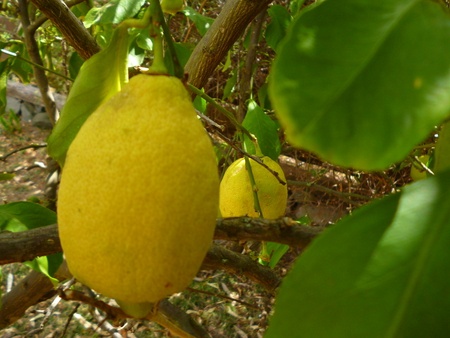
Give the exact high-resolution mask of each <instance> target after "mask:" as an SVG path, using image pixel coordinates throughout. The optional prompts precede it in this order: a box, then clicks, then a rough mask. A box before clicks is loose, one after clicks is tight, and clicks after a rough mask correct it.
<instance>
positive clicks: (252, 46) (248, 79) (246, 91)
mask: <svg viewBox="0 0 450 338" xmlns="http://www.w3.org/2000/svg"><path fill="white" fill-rule="evenodd" d="M265 18H266V10H265V9H264V10H263V11H262V12H261V13H259V14H258V16H257V17H256V19H255V21H254V23H253V28H252V34H251V36H250V43H249V45H248V51H247V57H246V59H245V63H244V67H243V68H242V70H241V73H242V76H241V81H240V84H239V95H240V100H239V108H238V116H237V119H238V121H239V122H240V123H242V121H243V120H244V118H245V112H246V111H247V105H246V102H247V100H248V99H249V98H250V96H251V91H252V78H253V65H254V63H255V57H256V51H257V46H258V42H259V37H260V35H261V28H262V25H263V23H264V19H265Z"/></svg>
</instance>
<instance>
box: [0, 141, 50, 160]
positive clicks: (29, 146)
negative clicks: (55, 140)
mask: <svg viewBox="0 0 450 338" xmlns="http://www.w3.org/2000/svg"><path fill="white" fill-rule="evenodd" d="M46 146H47V144H46V143H42V144H30V145H28V146H25V147H21V148H18V149H14V150H13V151H10V152H9V153H6V154H3V155H1V156H0V161H5V160H6V159H7V158H8V157H9V156H11V155H13V154H15V153H18V152H19V151H22V150H26V149H30V148H32V149H35V150H36V149H39V148H45V147H46Z"/></svg>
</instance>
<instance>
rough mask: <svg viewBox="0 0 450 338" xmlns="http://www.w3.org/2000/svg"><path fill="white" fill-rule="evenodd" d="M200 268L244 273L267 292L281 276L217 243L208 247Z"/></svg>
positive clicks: (278, 283) (276, 284)
mask: <svg viewBox="0 0 450 338" xmlns="http://www.w3.org/2000/svg"><path fill="white" fill-rule="evenodd" d="M202 269H221V270H225V271H227V272H230V273H233V274H236V275H244V276H246V277H248V278H250V279H251V280H253V281H255V282H257V283H259V284H261V285H262V286H264V288H265V289H266V290H267V291H269V292H272V291H274V290H275V289H276V288H277V287H278V286H279V285H280V283H281V278H280V277H279V276H278V275H277V274H275V273H274V272H273V270H272V269H270V268H269V267H267V266H264V265H261V264H259V263H257V262H256V261H254V260H253V259H251V258H250V257H249V256H244V255H242V254H239V253H236V252H234V251H231V250H228V249H226V248H224V247H222V246H220V245H217V244H213V245H212V246H211V248H210V249H209V251H208V253H207V254H206V257H205V260H204V261H203V265H202Z"/></svg>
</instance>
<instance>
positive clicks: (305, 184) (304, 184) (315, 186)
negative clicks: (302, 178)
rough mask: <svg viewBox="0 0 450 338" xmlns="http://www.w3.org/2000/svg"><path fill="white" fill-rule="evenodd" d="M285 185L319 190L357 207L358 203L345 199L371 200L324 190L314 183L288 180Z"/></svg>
mask: <svg viewBox="0 0 450 338" xmlns="http://www.w3.org/2000/svg"><path fill="white" fill-rule="evenodd" d="M287 183H288V184H289V185H296V186H300V187H309V188H313V189H316V190H321V191H323V192H326V193H328V194H331V195H335V196H337V197H339V198H342V199H345V200H346V201H347V202H349V203H351V204H355V205H356V204H357V205H359V203H357V202H355V201H352V200H349V199H348V198H347V197H354V198H358V199H363V200H366V201H370V200H372V197H368V196H364V195H360V194H355V193H350V192H340V191H336V190H333V189H329V188H326V187H324V186H322V185H319V184H316V183H310V182H299V181H292V180H288V181H287Z"/></svg>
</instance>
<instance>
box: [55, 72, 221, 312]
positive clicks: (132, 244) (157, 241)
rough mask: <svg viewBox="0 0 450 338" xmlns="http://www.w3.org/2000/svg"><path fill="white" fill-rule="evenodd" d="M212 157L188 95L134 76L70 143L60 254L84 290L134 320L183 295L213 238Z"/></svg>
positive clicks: (161, 79) (168, 83) (215, 187)
mask: <svg viewBox="0 0 450 338" xmlns="http://www.w3.org/2000/svg"><path fill="white" fill-rule="evenodd" d="M218 199H219V178H218V173H217V165H216V159H215V155H214V151H213V148H212V145H211V142H210V139H209V137H208V136H207V134H206V132H205V130H204V128H203V126H202V124H201V122H200V121H199V120H198V119H197V115H196V112H195V109H194V107H193V105H192V102H191V100H190V97H189V95H188V92H187V90H186V89H185V87H184V85H183V84H182V83H181V81H180V80H179V79H177V78H173V77H169V76H163V75H161V76H149V75H137V76H135V77H133V78H132V79H131V80H130V82H129V83H128V84H126V85H125V86H124V87H123V89H122V91H121V92H119V93H118V94H116V95H115V96H113V97H112V98H111V99H109V100H108V101H106V102H105V103H104V104H102V105H101V106H100V107H99V108H98V109H97V110H96V111H95V112H94V113H93V114H92V115H91V116H90V117H89V118H88V120H87V121H86V122H85V124H84V125H83V126H82V128H81V129H80V131H79V133H78V135H77V136H76V138H75V140H74V141H73V142H72V144H71V146H70V148H69V150H68V153H67V160H66V163H65V166H64V169H63V173H62V179H61V185H60V189H59V200H58V223H59V233H60V238H61V244H62V247H63V250H64V253H65V256H66V259H67V263H68V266H69V270H70V271H71V273H72V274H73V275H74V276H75V277H76V278H77V279H78V280H79V281H80V282H82V283H83V284H86V285H87V286H89V287H91V288H92V289H94V290H96V291H98V292H100V293H102V294H103V295H105V296H108V297H111V298H115V299H116V300H117V301H118V303H119V304H120V305H121V306H122V305H123V309H124V310H125V311H126V312H127V313H129V314H130V315H133V316H136V317H143V316H145V315H146V314H147V313H148V312H149V311H150V310H151V307H149V306H147V304H150V303H151V302H157V301H158V300H160V299H162V298H164V297H166V296H168V295H171V294H173V293H175V292H179V291H181V290H183V289H184V288H186V287H187V286H188V285H189V284H190V282H191V280H192V279H193V278H194V277H195V275H196V273H197V272H198V270H199V268H200V266H201V264H202V261H203V259H204V257H205V255H206V252H207V251H208V249H209V247H210V245H211V241H212V237H213V233H214V228H215V220H216V215H217V208H218Z"/></svg>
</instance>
